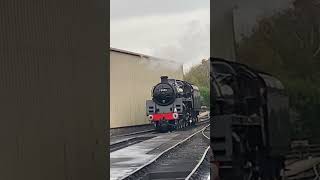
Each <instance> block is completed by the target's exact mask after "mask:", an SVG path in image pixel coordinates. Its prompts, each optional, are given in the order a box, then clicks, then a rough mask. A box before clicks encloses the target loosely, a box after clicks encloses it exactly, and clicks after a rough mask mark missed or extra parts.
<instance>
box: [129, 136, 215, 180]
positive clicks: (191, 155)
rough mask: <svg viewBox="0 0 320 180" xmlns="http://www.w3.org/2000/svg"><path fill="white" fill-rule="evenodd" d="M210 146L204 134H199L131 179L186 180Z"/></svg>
mask: <svg viewBox="0 0 320 180" xmlns="http://www.w3.org/2000/svg"><path fill="white" fill-rule="evenodd" d="M208 145H209V144H208V141H207V140H205V139H204V138H203V135H202V133H198V134H197V135H195V136H194V137H192V138H191V139H190V140H188V141H186V142H185V143H183V144H182V145H180V146H178V147H176V148H175V149H173V150H172V151H171V152H169V153H168V154H166V155H163V156H162V157H160V158H159V159H158V160H157V161H156V162H154V163H152V164H151V165H149V166H148V167H147V168H144V169H143V170H142V171H139V173H136V174H135V176H134V177H131V179H140V180H144V179H158V180H159V179H180V178H183V179H184V178H186V177H187V176H188V175H189V173H190V172H191V171H192V170H193V168H194V167H195V166H196V165H197V163H198V161H199V160H200V159H201V157H202V155H203V153H204V151H205V149H206V148H207V147H208ZM208 167H209V166H208ZM208 171H209V168H208Z"/></svg>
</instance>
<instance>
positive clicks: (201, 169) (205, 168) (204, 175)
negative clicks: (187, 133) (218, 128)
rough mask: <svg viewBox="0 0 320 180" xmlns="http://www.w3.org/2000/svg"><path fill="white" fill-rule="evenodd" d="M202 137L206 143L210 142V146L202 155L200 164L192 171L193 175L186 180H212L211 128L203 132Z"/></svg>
mask: <svg viewBox="0 0 320 180" xmlns="http://www.w3.org/2000/svg"><path fill="white" fill-rule="evenodd" d="M202 135H203V137H204V138H205V140H206V141H208V144H209V146H208V147H207V149H206V150H205V152H204V153H203V155H202V158H201V160H200V161H199V162H198V164H197V165H196V167H195V168H194V169H193V170H192V171H191V173H190V174H189V175H188V176H187V177H186V178H185V180H193V179H195V180H196V179H208V180H210V156H209V151H210V126H208V127H207V128H206V129H205V130H204V131H202Z"/></svg>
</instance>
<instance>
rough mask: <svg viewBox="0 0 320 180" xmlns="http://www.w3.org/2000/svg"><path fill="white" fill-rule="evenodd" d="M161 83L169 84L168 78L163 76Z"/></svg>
mask: <svg viewBox="0 0 320 180" xmlns="http://www.w3.org/2000/svg"><path fill="white" fill-rule="evenodd" d="M160 79H161V83H168V76H161V77H160Z"/></svg>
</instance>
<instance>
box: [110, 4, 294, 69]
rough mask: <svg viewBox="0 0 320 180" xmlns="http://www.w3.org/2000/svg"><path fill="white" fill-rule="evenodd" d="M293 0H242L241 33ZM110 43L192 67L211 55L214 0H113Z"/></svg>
mask: <svg viewBox="0 0 320 180" xmlns="http://www.w3.org/2000/svg"><path fill="white" fill-rule="evenodd" d="M224 1H226V0H224ZM230 1H235V0H230ZM238 1H240V0H238ZM289 1H290V0H241V3H242V4H240V5H239V9H238V10H237V11H236V17H235V20H236V28H237V30H236V31H237V33H238V34H240V33H248V32H250V28H251V27H252V26H253V24H254V22H255V20H256V18H257V17H259V16H262V15H269V14H271V13H272V12H273V11H276V10H278V9H281V8H285V7H288V4H289V3H288V2H289ZM212 2H214V1H212ZM110 46H111V47H114V48H119V49H124V50H129V51H134V52H137V53H143V54H147V55H151V56H156V57H159V58H165V59H171V60H175V61H178V62H181V63H184V64H186V65H185V68H186V69H188V68H189V67H190V66H191V65H192V64H196V63H199V62H201V60H202V59H207V58H208V57H209V56H210V53H209V52H210V0H111V1H110Z"/></svg>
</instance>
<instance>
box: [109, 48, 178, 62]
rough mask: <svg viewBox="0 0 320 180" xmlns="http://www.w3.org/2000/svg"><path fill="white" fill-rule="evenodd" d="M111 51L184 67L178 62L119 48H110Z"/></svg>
mask: <svg viewBox="0 0 320 180" xmlns="http://www.w3.org/2000/svg"><path fill="white" fill-rule="evenodd" d="M110 51H114V52H119V53H124V54H129V55H133V56H139V57H142V58H146V59H150V60H151V59H152V60H159V61H166V62H171V63H175V64H179V65H183V64H182V63H179V62H177V61H173V60H168V59H163V58H158V57H154V56H149V55H145V54H141V53H136V52H132V51H127V50H123V49H118V48H112V47H110Z"/></svg>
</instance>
